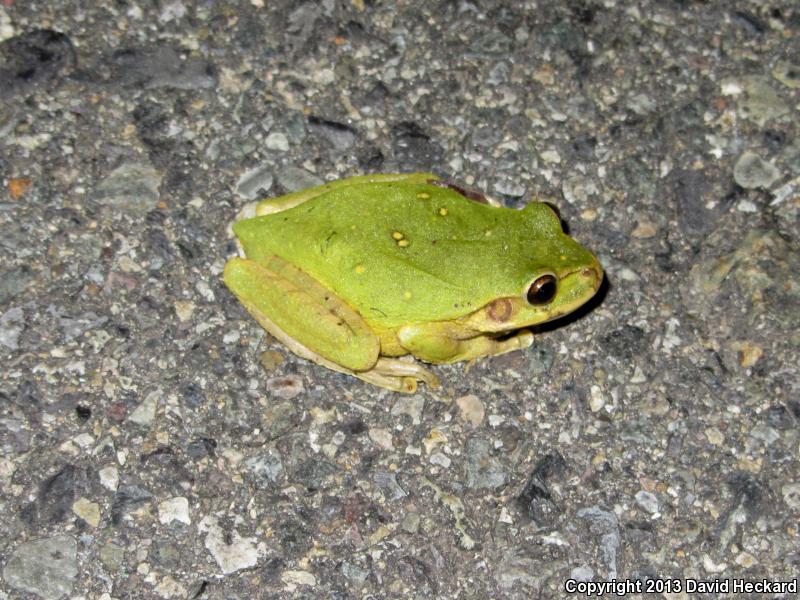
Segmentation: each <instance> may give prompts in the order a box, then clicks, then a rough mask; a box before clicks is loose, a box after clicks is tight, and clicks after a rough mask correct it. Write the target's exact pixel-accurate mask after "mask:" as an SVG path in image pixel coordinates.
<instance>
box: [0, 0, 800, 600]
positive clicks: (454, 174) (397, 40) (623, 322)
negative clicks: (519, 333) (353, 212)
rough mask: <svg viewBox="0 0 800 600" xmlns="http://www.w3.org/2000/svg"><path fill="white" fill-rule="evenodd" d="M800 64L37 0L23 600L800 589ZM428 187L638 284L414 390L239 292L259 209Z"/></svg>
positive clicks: (12, 523)
mask: <svg viewBox="0 0 800 600" xmlns="http://www.w3.org/2000/svg"><path fill="white" fill-rule="evenodd" d="M798 36H800V9H798V7H797V5H796V2H790V1H788V0H787V1H785V2H771V1H769V0H767V1H765V2H692V1H682V2H678V1H668V2H656V1H655V0H642V1H641V2H637V3H629V2H621V1H615V0H601V1H596V2H591V1H583V0H575V1H570V2H554V1H553V2H544V1H538V2H536V1H531V2H508V3H502V2H489V1H484V2H480V1H459V2H425V3H405V2H400V3H393V2H386V3H383V2H363V0H352V1H351V2H345V1H340V2H336V1H334V0H324V1H323V2H304V3H297V2H287V1H284V0H277V1H265V0H249V1H244V0H243V1H242V2H238V3H237V2H209V1H207V2H190V1H188V0H186V1H181V0H162V1H159V2H141V1H139V2H137V1H135V0H133V1H130V0H129V1H123V2H110V3H99V2H98V3H95V2H73V1H68V0H64V1H60V2H32V1H22V0H4V1H3V2H2V3H0V40H2V42H1V43H0V101H1V102H0V175H2V186H3V189H2V192H0V220H2V236H1V237H0V252H1V253H2V254H0V256H2V261H0V353H1V356H2V358H1V359H0V360H2V378H1V379H0V442H1V444H0V448H2V453H1V454H0V514H2V515H3V518H2V519H0V598H8V599H11V598H14V599H16V598H52V599H57V598H67V597H71V598H87V599H88V598H92V599H94V598H101V599H111V598H119V599H122V598H209V599H223V598H225V599H231V598H409V597H413V598H423V597H430V598H481V599H482V598H490V597H491V598H520V599H522V598H525V599H527V598H560V597H565V596H567V595H568V594H567V591H566V590H567V588H565V586H566V585H568V582H570V581H571V582H572V583H571V584H569V585H577V584H578V583H579V582H589V581H591V582H602V581H610V580H617V581H623V580H629V581H630V582H631V585H634V583H635V582H642V584H647V585H651V586H655V587H653V588H652V589H653V591H654V592H657V593H654V594H652V595H650V596H649V597H657V598H667V599H668V600H678V599H682V598H690V597H697V595H696V594H692V593H687V591H686V586H687V585H691V582H693V581H700V582H704V581H713V580H715V579H719V580H721V581H727V580H736V581H739V582H742V581H744V582H747V581H762V580H767V582H770V583H774V582H779V581H792V580H794V581H796V578H797V577H798V565H799V564H800V558H799V557H798V548H800V531H799V528H800V526H799V525H798V523H800V468H799V466H800V426H799V424H800V398H799V397H798V392H799V391H800V376H798V364H800V334H799V333H798V331H800V327H798V326H800V317H799V315H800V276H798V273H800V253H798V246H799V241H798V233H799V232H800V227H799V226H798V209H800V198H799V195H798V188H799V187H800V180H799V179H798V178H799V177H800V131H799V129H800V127H799V125H800V120H798V114H799V111H800V91H798V89H799V88H800V62H798V57H800V40H799V39H798ZM415 170H432V171H435V172H436V173H438V174H440V175H442V176H444V177H447V178H451V179H453V180H456V181H459V182H461V183H463V184H466V185H469V186H472V187H475V188H478V189H483V190H485V191H486V192H487V193H489V194H491V195H492V196H494V197H496V198H498V199H499V200H501V201H503V202H504V203H506V204H507V205H508V206H515V207H516V206H522V205H523V204H524V203H525V202H527V201H528V199H530V198H531V197H541V198H547V199H549V200H551V201H552V202H553V203H554V204H555V205H557V206H558V207H559V210H560V212H561V215H562V217H563V219H564V220H565V221H566V223H567V224H568V225H569V230H570V232H571V234H572V235H573V236H575V237H576V238H577V239H579V240H580V241H581V242H582V243H584V244H585V245H587V246H588V247H590V248H592V249H593V250H594V251H595V252H596V253H597V254H598V256H599V257H600V260H601V262H602V264H603V266H604V268H605V269H606V272H607V280H608V281H607V285H606V286H605V288H604V289H603V291H602V294H601V295H600V296H599V297H598V298H597V300H596V301H595V302H593V303H592V304H591V305H590V306H588V307H587V309H586V310H583V311H581V313H580V314H578V315H574V316H573V317H571V318H569V319H567V320H566V322H563V323H559V324H557V325H556V326H552V327H550V326H548V327H546V328H542V331H540V335H539V336H538V337H537V340H536V342H535V344H534V346H533V347H532V348H530V349H528V350H526V351H525V352H516V353H513V354H509V355H506V356H502V357H498V358H495V359H486V360H480V361H478V362H476V363H475V364H472V365H464V364H456V365H452V366H446V367H435V371H436V373H437V374H438V375H439V376H440V377H441V378H442V380H443V382H444V385H443V387H442V388H441V389H438V390H430V389H426V388H424V387H423V388H421V389H420V391H419V392H418V393H417V394H416V395H413V396H402V395H399V394H395V393H391V392H387V391H385V390H379V389H376V388H373V387H370V386H368V385H367V384H365V383H363V382H361V381H358V380H355V379H352V378H349V377H346V376H344V375H340V374H337V373H334V372H331V371H328V370H326V369H323V368H321V367H319V366H317V365H314V364H311V363H308V362H306V361H304V360H302V359H299V358H297V357H295V356H293V355H292V354H290V353H289V352H288V351H287V350H286V349H285V348H284V347H283V346H281V345H280V344H279V343H277V342H276V341H275V340H273V339H271V338H270V337H269V336H267V335H266V334H264V333H263V332H262V331H261V330H260V329H259V328H258V326H257V325H256V324H255V323H254V322H253V321H252V320H251V319H250V318H249V317H248V315H247V314H246V313H245V311H244V310H243V309H242V308H241V306H239V305H238V303H237V302H236V300H235V299H234V298H233V297H232V295H231V294H230V293H229V292H228V291H227V289H226V288H225V287H224V286H223V285H222V283H221V280H220V273H221V271H222V268H223V265H224V263H225V260H226V258H227V257H228V256H230V255H231V254H233V253H234V251H235V248H234V245H233V243H232V242H231V240H230V239H229V238H228V237H227V233H226V224H227V223H228V222H229V221H230V220H231V219H232V218H233V216H234V215H235V214H236V212H237V211H238V210H239V209H240V208H241V207H242V206H243V205H244V203H246V202H247V201H248V200H250V199H253V198H258V197H262V196H266V195H273V194H278V193H281V192H284V191H287V190H295V189H299V188H301V187H305V186H308V185H314V184H316V183H319V182H322V181H327V180H331V179H334V178H337V177H343V176H347V175H352V174H360V173H370V172H391V171H415ZM648 582H649V583H648ZM679 588H680V589H679ZM582 589H586V588H582ZM718 592H719V590H717V592H713V591H712V593H710V594H707V595H705V596H703V597H707V598H716V597H722V596H721V595H720V594H719V593H718ZM639 596H641V594H636V593H630V594H628V595H627V596H626V597H639ZM573 597H580V598H586V597H587V596H586V595H585V594H584V595H578V596H575V595H573ZM595 597H596V596H595ZM729 597H730V596H729ZM739 597H753V598H766V597H769V598H773V597H785V598H797V597H798V596H797V593H796V592H791V591H786V593H778V594H775V593H771V594H758V593H753V594H747V593H742V594H740V595H739Z"/></svg>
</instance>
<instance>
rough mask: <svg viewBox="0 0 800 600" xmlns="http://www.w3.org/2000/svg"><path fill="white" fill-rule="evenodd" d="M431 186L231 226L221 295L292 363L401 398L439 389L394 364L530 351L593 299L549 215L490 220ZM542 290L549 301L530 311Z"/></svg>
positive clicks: (582, 268) (596, 278)
mask: <svg viewBox="0 0 800 600" xmlns="http://www.w3.org/2000/svg"><path fill="white" fill-rule="evenodd" d="M436 179H437V177H436V176H435V175H432V174H430V173H414V174H410V175H403V174H388V175H367V176H361V177H351V178H349V179H342V180H339V181H335V182H333V183H329V184H326V185H322V186H319V187H315V188H310V189H307V190H302V191H299V192H295V193H293V194H287V195H285V196H281V197H279V198H275V199H272V200H265V201H263V202H261V203H259V204H258V206H257V208H256V214H257V215H259V216H256V217H254V218H250V219H246V220H241V221H238V222H236V223H234V225H233V230H234V232H235V234H236V236H237V238H238V239H239V241H240V243H241V246H242V248H243V250H244V256H245V257H246V258H232V259H231V260H229V261H228V263H227V264H226V265H225V274H224V279H225V284H226V285H227V286H228V288H230V290H231V291H232V292H233V293H234V294H235V295H236V296H237V297H238V298H239V300H240V301H241V302H242V304H244V306H245V307H246V308H247V310H248V311H249V312H250V314H251V315H253V317H254V318H255V319H256V320H257V321H258V322H259V323H260V324H261V325H262V326H263V327H264V328H265V329H266V330H267V331H269V332H270V333H271V334H272V335H274V336H275V337H276V338H278V339H279V340H280V341H281V342H283V343H284V344H286V345H287V346H288V347H289V348H290V349H291V350H292V351H293V352H295V353H296V354H298V355H300V356H302V357H304V358H307V359H309V360H313V361H314V362H316V363H319V364H321V365H324V366H326V367H329V368H331V369H335V370H337V371H341V372H344V373H349V374H351V375H354V376H356V377H359V378H361V379H363V380H365V381H368V382H370V383H373V384H375V385H379V386H381V387H385V388H388V389H392V390H396V391H401V392H413V391H415V390H416V387H417V382H418V381H424V382H425V383H427V384H428V385H431V386H436V385H439V381H438V379H437V378H436V376H435V375H433V374H432V373H431V372H430V371H428V370H427V369H425V368H424V367H423V366H421V365H420V364H419V363H417V362H414V361H408V360H401V359H398V358H396V357H399V356H403V355H406V354H410V355H412V356H414V357H416V358H419V359H421V360H424V361H427V362H431V363H449V362H455V361H459V360H469V359H474V358H477V357H480V356H486V355H493V354H502V353H504V352H510V351H512V350H516V349H519V348H525V347H527V346H529V345H530V344H531V343H532V341H533V335H532V334H531V333H530V331H528V330H527V329H525V328H526V327H530V326H532V325H536V324H538V323H544V322H546V321H550V320H552V319H555V318H558V317H561V316H563V315H566V314H568V313H570V312H572V311H574V310H575V309H577V308H578V307H579V306H581V305H582V304H584V303H585V302H586V301H587V300H589V299H590V298H591V297H592V296H593V295H594V294H595V292H596V291H597V289H598V287H599V286H600V283H601V281H602V279H603V271H602V269H601V268H600V264H599V263H598V261H597V259H596V258H595V257H594V255H593V254H592V253H591V252H589V251H588V250H586V249H585V248H584V247H583V246H581V245H580V244H578V243H577V242H576V241H575V240H573V239H572V238H570V237H569V236H568V235H566V234H565V233H564V232H563V231H562V228H561V223H560V221H559V219H558V217H557V216H556V214H555V213H554V212H553V210H552V209H551V208H550V207H549V206H548V205H546V204H544V203H541V202H532V203H530V204H528V205H527V206H526V207H525V208H523V209H522V210H513V209H509V208H502V207H494V206H489V205H486V204H482V203H479V202H476V201H475V200H471V199H468V198H466V197H464V196H463V195H462V194H461V193H459V192H458V191H456V190H454V189H451V188H448V187H441V186H437V185H432V184H431V183H429V182H430V181H433V180H436ZM543 276H544V277H550V278H551V280H552V281H554V282H555V292H554V294H552V297H550V296H547V297H545V298H544V299H545V300H547V301H545V302H541V301H539V300H541V299H542V298H537V297H534V298H533V302H532V301H531V300H530V298H531V295H530V294H529V293H528V292H529V288H530V287H531V285H532V284H533V283H534V282H537V281H541V280H540V278H541V277H543ZM552 278H554V279H552ZM509 332H516V333H514V334H513V335H511V336H510V337H509V336H508V334H509Z"/></svg>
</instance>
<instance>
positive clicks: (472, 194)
mask: <svg viewBox="0 0 800 600" xmlns="http://www.w3.org/2000/svg"><path fill="white" fill-rule="evenodd" d="M428 183H429V184H430V185H435V186H436V187H440V188H447V189H450V190H453V191H454V192H458V193H459V194H461V195H462V196H464V198H466V199H467V200H473V201H474V202H478V203H479V204H489V201H488V200H487V199H486V196H484V195H483V194H482V193H481V192H479V191H478V190H473V189H470V188H468V187H465V186H463V185H458V184H457V183H453V182H452V181H442V180H441V179H429V180H428Z"/></svg>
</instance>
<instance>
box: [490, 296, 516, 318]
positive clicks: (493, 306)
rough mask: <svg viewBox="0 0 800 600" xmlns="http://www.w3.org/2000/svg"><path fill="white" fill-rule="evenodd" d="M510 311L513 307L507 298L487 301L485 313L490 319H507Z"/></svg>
mask: <svg viewBox="0 0 800 600" xmlns="http://www.w3.org/2000/svg"><path fill="white" fill-rule="evenodd" d="M512 312H513V307H512V306H511V300H509V299H508V298H500V299H498V300H494V301H493V302H491V303H489V306H488V308H487V309H486V314H488V315H489V318H490V319H491V320H492V321H497V322H498V323H503V322H505V321H508V319H509V318H510V317H511V313H512Z"/></svg>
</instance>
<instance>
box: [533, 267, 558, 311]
mask: <svg viewBox="0 0 800 600" xmlns="http://www.w3.org/2000/svg"><path fill="white" fill-rule="evenodd" d="M526 297H527V299H528V304H533V305H537V304H547V303H548V302H550V301H551V300H552V299H553V298H555V297H556V277H555V275H550V274H549V273H548V274H547V275H542V276H541V277H539V278H538V279H536V280H535V281H534V282H533V283H532V284H531V285H530V287H529V288H528V292H527V294H526Z"/></svg>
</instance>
